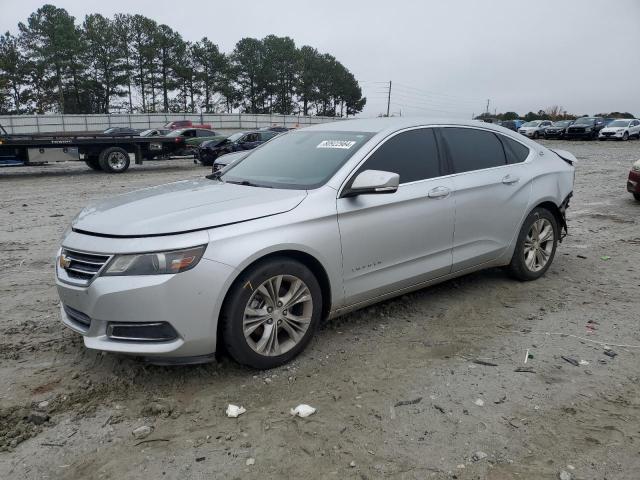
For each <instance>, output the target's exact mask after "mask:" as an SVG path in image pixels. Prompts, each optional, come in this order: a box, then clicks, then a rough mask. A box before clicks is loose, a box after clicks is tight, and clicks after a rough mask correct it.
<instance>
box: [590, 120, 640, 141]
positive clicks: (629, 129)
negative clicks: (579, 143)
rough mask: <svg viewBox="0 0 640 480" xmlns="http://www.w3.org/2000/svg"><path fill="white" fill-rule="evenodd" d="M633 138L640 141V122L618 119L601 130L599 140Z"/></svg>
mask: <svg viewBox="0 0 640 480" xmlns="http://www.w3.org/2000/svg"><path fill="white" fill-rule="evenodd" d="M631 137H635V138H638V139H640V120H636V119H635V118H633V119H628V118H617V119H615V120H614V121H613V122H611V123H610V124H609V125H607V126H606V127H604V128H603V129H602V130H600V135H598V140H608V139H610V138H613V139H616V140H629V138H631Z"/></svg>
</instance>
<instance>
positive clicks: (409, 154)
mask: <svg viewBox="0 0 640 480" xmlns="http://www.w3.org/2000/svg"><path fill="white" fill-rule="evenodd" d="M443 168H444V165H443V164H442V162H441V158H440V156H439V153H438V146H437V140H436V136H435V134H434V131H433V129H432V128H418V129H410V130H406V131H403V132H400V133H397V134H395V135H393V136H391V137H390V138H388V139H387V140H385V141H384V142H383V143H382V144H381V145H379V147H378V148H377V149H376V150H374V151H373V153H371V154H370V156H369V158H368V159H367V160H365V162H364V163H363V164H362V165H361V166H360V167H359V168H358V169H357V170H356V171H355V172H354V173H353V174H352V176H351V178H350V180H349V182H351V181H353V179H355V177H356V176H357V174H358V173H360V172H363V171H365V170H383V171H388V172H395V173H398V174H399V175H400V186H399V188H398V190H397V192H395V193H392V194H374V195H359V196H357V197H349V198H338V199H337V211H338V224H339V227H340V237H341V242H342V261H343V277H344V289H345V297H346V301H347V303H348V304H355V303H359V302H361V301H364V300H367V299H369V298H374V297H377V296H379V295H383V294H385V293H388V292H393V291H397V290H399V289H402V288H405V287H408V286H411V285H415V284H417V283H420V282H423V281H426V280H429V279H432V278H436V277H439V276H442V275H446V274H447V273H449V271H450V270H451V244H452V241H453V207H454V204H453V197H452V195H451V190H452V181H451V179H450V178H446V177H442V176H441V175H442V173H443ZM349 182H348V183H347V185H349V184H350V183H349Z"/></svg>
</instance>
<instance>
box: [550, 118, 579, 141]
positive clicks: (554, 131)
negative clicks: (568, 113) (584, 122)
mask: <svg viewBox="0 0 640 480" xmlns="http://www.w3.org/2000/svg"><path fill="white" fill-rule="evenodd" d="M570 125H573V120H559V121H557V122H553V123H552V124H551V125H550V126H548V127H546V128H545V129H544V138H564V134H565V132H566V131H567V128H568V127H569V126H570Z"/></svg>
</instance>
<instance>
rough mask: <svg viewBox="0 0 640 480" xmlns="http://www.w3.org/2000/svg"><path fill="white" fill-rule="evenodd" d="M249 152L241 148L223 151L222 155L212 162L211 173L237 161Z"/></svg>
mask: <svg viewBox="0 0 640 480" xmlns="http://www.w3.org/2000/svg"><path fill="white" fill-rule="evenodd" d="M250 152H251V150H241V151H239V152H233V153H225V154H224V155H221V156H219V157H218V158H216V159H215V161H214V162H213V167H212V168H211V173H217V172H219V171H220V170H222V169H224V168H227V167H229V166H231V165H233V164H234V163H236V162H239V161H240V160H242V159H243V158H245V157H246V156H247V155H249V153H250Z"/></svg>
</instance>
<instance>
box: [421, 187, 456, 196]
mask: <svg viewBox="0 0 640 480" xmlns="http://www.w3.org/2000/svg"><path fill="white" fill-rule="evenodd" d="M450 193H451V190H450V189H449V188H447V187H436V188H433V189H431V190H429V193H428V194H427V195H428V196H429V198H445V197H448V196H449V194H450Z"/></svg>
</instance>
